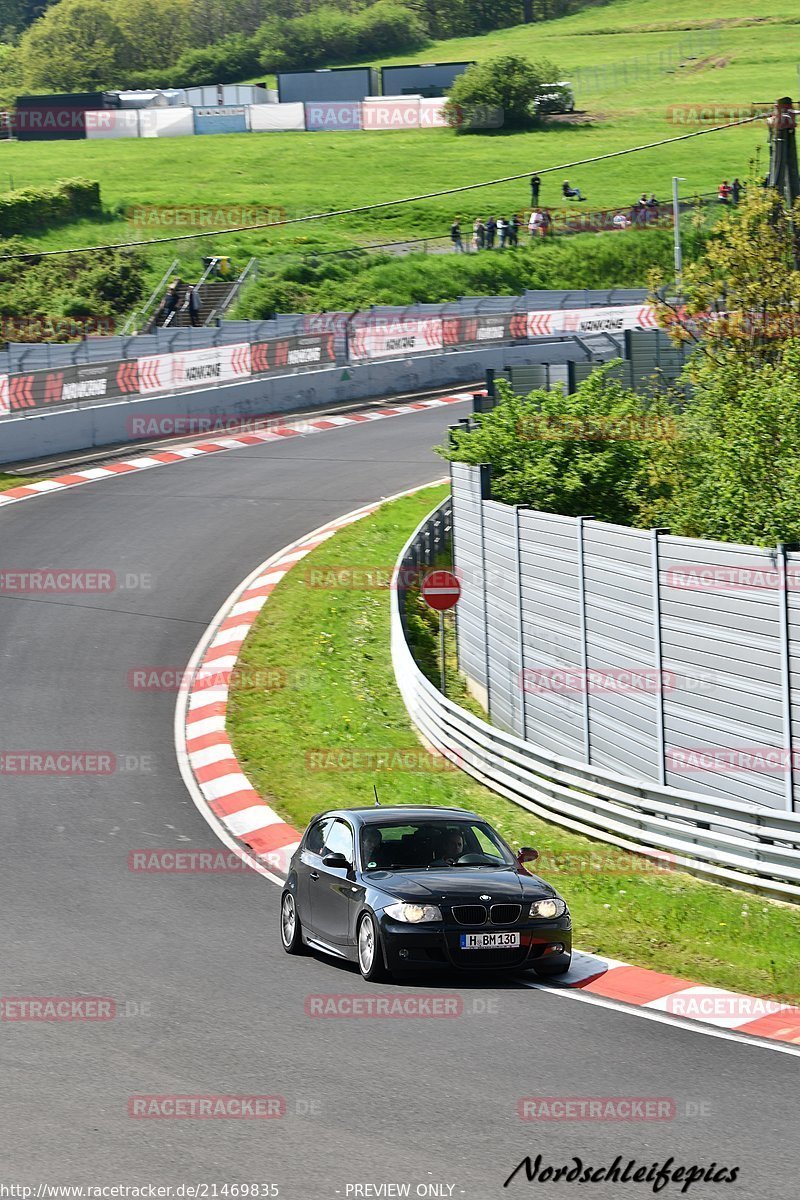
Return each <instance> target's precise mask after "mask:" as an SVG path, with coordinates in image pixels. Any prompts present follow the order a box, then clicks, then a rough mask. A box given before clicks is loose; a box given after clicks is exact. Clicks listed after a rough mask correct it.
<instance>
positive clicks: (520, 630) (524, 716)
mask: <svg viewBox="0 0 800 1200" xmlns="http://www.w3.org/2000/svg"><path fill="white" fill-rule="evenodd" d="M522 507H523V505H521V504H515V505H514V536H515V551H516V553H515V559H516V563H515V565H516V570H517V654H518V655H519V690H520V709H521V713H520V716H521V721H520V731H519V736H520V737H521V738H525V737H527V735H528V712H527V705H526V703H525V630H524V626H523V621H522V543H521V538H520V526H519V514H520V509H521V508H522Z"/></svg>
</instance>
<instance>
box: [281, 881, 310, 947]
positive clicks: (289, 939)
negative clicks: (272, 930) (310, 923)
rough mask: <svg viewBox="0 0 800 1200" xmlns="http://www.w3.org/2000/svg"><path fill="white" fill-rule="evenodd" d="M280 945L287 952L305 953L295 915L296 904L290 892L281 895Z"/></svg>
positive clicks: (298, 921) (298, 920)
mask: <svg viewBox="0 0 800 1200" xmlns="http://www.w3.org/2000/svg"><path fill="white" fill-rule="evenodd" d="M280 920H281V945H282V946H283V948H284V950H285V951H286V953H287V954H305V952H306V947H305V943H304V942H303V930H302V927H301V925H300V918H299V917H298V915H297V904H296V902H295V898H294V896H293V894H292V893H291V892H284V893H283V895H282V896H281V917H280Z"/></svg>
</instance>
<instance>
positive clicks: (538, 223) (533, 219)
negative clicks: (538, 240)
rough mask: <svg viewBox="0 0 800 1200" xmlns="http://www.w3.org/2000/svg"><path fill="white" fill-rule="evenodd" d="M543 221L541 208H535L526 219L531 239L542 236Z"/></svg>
mask: <svg viewBox="0 0 800 1200" xmlns="http://www.w3.org/2000/svg"><path fill="white" fill-rule="evenodd" d="M543 221H544V217H543V215H542V210H541V209H540V208H535V209H534V210H533V212H532V213H531V216H530V220H529V221H528V233H529V234H530V236H531V240H533V238H535V237H543V236H544V229H543V228H542V224H543Z"/></svg>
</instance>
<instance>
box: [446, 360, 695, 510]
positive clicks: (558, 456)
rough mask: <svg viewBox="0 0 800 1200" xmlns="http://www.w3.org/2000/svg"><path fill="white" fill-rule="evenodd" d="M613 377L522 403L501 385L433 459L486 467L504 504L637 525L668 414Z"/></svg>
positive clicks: (605, 370)
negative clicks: (493, 403)
mask: <svg viewBox="0 0 800 1200" xmlns="http://www.w3.org/2000/svg"><path fill="white" fill-rule="evenodd" d="M611 370H612V367H611V366H610V365H608V366H605V367H600V368H598V370H597V371H595V372H593V374H592V375H591V376H590V378H589V379H587V380H586V381H585V382H584V383H582V384H581V385H580V386H579V388H578V389H577V390H576V391H575V392H574V393H573V394H572V395H565V394H564V393H563V392H562V391H561V390H560V388H555V389H554V390H553V391H549V392H548V391H544V390H539V391H534V392H531V394H530V395H529V396H528V397H527V398H526V399H524V400H523V399H520V398H519V397H518V396H516V395H514V393H513V392H512V391H511V388H510V386H509V385H508V384H507V383H506V382H505V381H504V380H500V381H499V383H498V388H499V394H500V396H501V403H500V404H498V405H497V407H496V408H494V409H492V410H491V411H490V412H488V413H485V414H483V415H481V416H478V417H477V418H476V422H477V425H476V428H475V429H474V430H469V431H466V430H460V429H454V430H453V431H452V441H451V444H450V445H448V446H445V447H441V448H440V449H439V453H440V454H441V455H442V457H443V458H446V459H447V460H448V461H451V462H466V463H471V464H473V465H475V466H477V465H478V464H479V463H488V464H489V465H490V467H491V469H492V495H493V497H494V498H495V499H496V500H500V501H501V502H503V503H505V504H525V505H529V506H530V507H532V508H537V509H539V510H541V511H543V512H552V513H563V514H565V515H566V516H572V517H577V516H581V515H585V514H587V513H591V514H593V515H594V516H595V517H597V518H598V519H600V520H604V521H613V522H616V523H618V524H622V525H632V524H635V523H636V521H637V517H638V514H639V511H640V509H641V506H642V503H643V501H644V500H647V501H648V502H651V501H652V500H654V497H653V496H652V495H651V480H652V478H653V476H652V472H651V469H650V460H651V455H652V448H653V445H654V444H655V443H656V442H657V441H658V440H659V439H663V438H671V437H672V436H674V429H675V421H674V414H673V413H671V411H670V410H669V408H668V407H667V406H666V404H665V402H663V401H655V400H654V401H652V402H650V403H646V402H645V400H644V399H642V398H641V397H640V396H637V395H636V394H635V393H634V392H631V391H629V390H628V389H627V388H624V387H622V386H621V385H620V384H619V383H617V382H615V381H614V380H613V379H612V378H610V372H611Z"/></svg>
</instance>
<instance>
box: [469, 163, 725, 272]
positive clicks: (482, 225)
mask: <svg viewBox="0 0 800 1200" xmlns="http://www.w3.org/2000/svg"><path fill="white" fill-rule="evenodd" d="M540 188H541V180H540V178H539V176H538V175H532V176H531V205H532V211H531V215H530V217H529V219H528V223H527V224H528V234H529V236H530V238H531V240H533V239H534V238H544V237H546V236H547V235H548V234H549V233H552V232H553V218H552V217H551V215H550V213H549V211H548V210H547V209H546V208H541V207H540V205H539V191H540ZM743 193H744V185H743V184H742V182H741V181H740V180H739V179H738V178H737V179H734V181H733V183H728V181H727V179H725V180H723V181H722V183H721V184H720V185H719V187H718V189H717V198H718V200H719V201H720V203H722V204H738V203H739V201H740V199H741V197H742V195H743ZM561 194H562V196H563V197H564V199H565V200H578V201H581V200H585V199H586V197H585V196H584V195H583V193H582V192H581V190H580V188H576V187H573V186H572V185H571V184H570V182H569V180H568V179H565V180H564V182H563V184H562V185H561ZM660 208H661V205H660V203H659V201H658V200H657V199H656V196H655V193H654V192H651V193H650V195H649V196H648V194H647V192H642V194H641V196H640V197H639V199H638V200H637V201H636V203H635V204H632V205H631V207H630V209H627V210H620V211H619V212H616V213H615V214H614V217H613V218H611V217H610V212H609V213H608V214H607V216H608V217H609V218H610V224H611V225H612V226H613V227H614V228H616V229H626V228H628V227H629V226H630V225H639V226H644V225H650V224H655V223H656V222H657V221H658V218H659V214H660ZM600 215H603V214H600ZM524 226H525V217H524V214H523V215H522V216H518V215H516V214H515V215H514V216H512V217H511V219H510V220H507V219H506V218H505V217H497V218H495V217H489V218H488V220H484V219H483V218H482V217H478V218H477V220H476V221H475V222H474V224H473V226H472V249H473V250H474V251H477V250H492V249H494V246H495V244H497V245H498V246H499V248H500V249H501V250H503V249H504V248H505V247H506V246H517V245H519V231H520V229H521V228H523V229H524ZM450 240H451V241H452V243H453V249H454V251H455V252H456V253H459V254H464V253H466V250H467V247H466V246H465V244H464V238H463V235H462V232H461V224H460V221H459V219H458V218H456V219H455V220H454V221H453V224H452V225H451V226H450Z"/></svg>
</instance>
